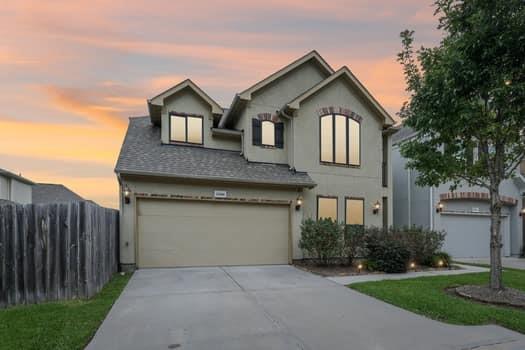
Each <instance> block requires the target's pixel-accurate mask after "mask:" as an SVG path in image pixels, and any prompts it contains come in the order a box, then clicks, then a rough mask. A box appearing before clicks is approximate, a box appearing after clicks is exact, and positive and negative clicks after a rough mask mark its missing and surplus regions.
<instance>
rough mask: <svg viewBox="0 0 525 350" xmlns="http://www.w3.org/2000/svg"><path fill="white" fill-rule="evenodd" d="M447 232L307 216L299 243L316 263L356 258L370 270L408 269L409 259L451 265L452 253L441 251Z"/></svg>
mask: <svg viewBox="0 0 525 350" xmlns="http://www.w3.org/2000/svg"><path fill="white" fill-rule="evenodd" d="M444 240H445V233H444V232H439V231H432V230H426V229H423V228H421V227H415V226H413V227H404V228H401V229H394V228H378V227H364V226H361V225H344V224H343V223H337V222H335V221H333V220H331V219H321V220H318V221H316V220H312V219H307V220H305V221H304V222H303V224H302V226H301V239H300V241H299V247H300V248H301V249H303V250H304V251H305V252H306V253H307V255H308V256H310V257H312V258H314V259H315V260H316V263H318V264H320V265H327V264H330V263H340V262H341V261H346V262H347V263H348V264H352V263H353V262H354V261H355V259H356V258H361V259H365V260H363V261H362V264H363V265H366V266H367V268H368V269H369V270H377V271H384V272H387V273H395V272H405V271H406V270H407V266H408V264H409V262H415V263H416V264H418V265H428V266H438V265H439V264H438V262H439V261H440V260H441V261H443V266H448V264H449V262H450V257H449V256H448V254H446V253H444V252H441V251H440V249H441V247H442V246H443V242H444Z"/></svg>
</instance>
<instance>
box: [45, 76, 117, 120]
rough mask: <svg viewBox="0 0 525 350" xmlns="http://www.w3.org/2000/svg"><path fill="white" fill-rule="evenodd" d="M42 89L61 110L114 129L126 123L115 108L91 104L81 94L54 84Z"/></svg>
mask: <svg viewBox="0 0 525 350" xmlns="http://www.w3.org/2000/svg"><path fill="white" fill-rule="evenodd" d="M44 91H45V92H46V93H47V94H48V96H49V97H50V98H51V103H52V104H53V105H54V106H55V107H56V108H59V109H61V110H63V111H66V112H69V113H73V114H77V115H80V116H82V117H84V118H85V119H87V120H90V121H92V122H96V123H103V124H105V125H106V126H111V127H113V128H116V129H121V128H123V127H124V126H125V125H126V122H125V120H124V119H123V118H122V117H121V116H120V115H118V114H117V113H116V112H117V111H116V110H115V109H113V108H111V107H105V106H100V105H96V104H93V103H91V102H89V101H86V100H84V99H82V96H80V95H79V94H76V93H75V92H73V91H71V90H67V89H61V88H58V87H56V86H45V87H44Z"/></svg>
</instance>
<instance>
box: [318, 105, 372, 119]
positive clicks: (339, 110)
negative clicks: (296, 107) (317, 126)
mask: <svg viewBox="0 0 525 350" xmlns="http://www.w3.org/2000/svg"><path fill="white" fill-rule="evenodd" d="M327 114H340V115H344V116H346V117H349V118H352V119H353V120H355V121H356V122H361V120H363V117H361V116H360V115H359V114H357V113H355V112H354V111H352V110H351V109H349V108H344V107H334V106H330V107H323V108H319V109H318V110H317V115H318V116H320V117H321V116H323V115H327Z"/></svg>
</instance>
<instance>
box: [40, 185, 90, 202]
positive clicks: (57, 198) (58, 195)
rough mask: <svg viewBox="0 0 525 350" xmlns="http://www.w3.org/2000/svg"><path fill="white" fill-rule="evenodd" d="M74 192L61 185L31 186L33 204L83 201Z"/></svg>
mask: <svg viewBox="0 0 525 350" xmlns="http://www.w3.org/2000/svg"><path fill="white" fill-rule="evenodd" d="M83 200H85V199H84V198H82V197H80V196H79V195H78V194H76V193H75V192H73V191H71V190H70V189H69V188H67V187H66V186H64V185H61V184H43V183H39V184H35V185H34V186H33V204H44V203H61V202H75V201H83Z"/></svg>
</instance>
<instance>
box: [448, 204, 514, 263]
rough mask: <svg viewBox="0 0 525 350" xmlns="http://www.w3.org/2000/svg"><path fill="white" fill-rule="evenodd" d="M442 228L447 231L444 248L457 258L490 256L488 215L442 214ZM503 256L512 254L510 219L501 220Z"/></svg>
mask: <svg viewBox="0 0 525 350" xmlns="http://www.w3.org/2000/svg"><path fill="white" fill-rule="evenodd" d="M441 225H442V229H443V230H444V231H445V232H446V233H447V235H446V236H445V243H444V245H443V250H444V251H446V252H447V253H449V254H450V255H452V256H453V257H455V258H486V257H489V256H490V218H489V217H487V216H468V215H447V214H443V215H442V216H441ZM501 233H502V238H503V249H502V254H503V256H508V255H510V247H509V237H510V228H509V220H508V219H507V218H506V217H504V218H502V220H501Z"/></svg>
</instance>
